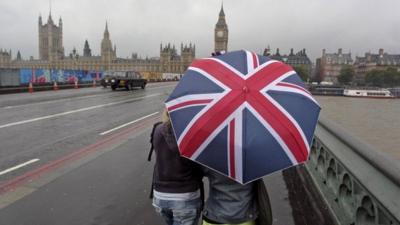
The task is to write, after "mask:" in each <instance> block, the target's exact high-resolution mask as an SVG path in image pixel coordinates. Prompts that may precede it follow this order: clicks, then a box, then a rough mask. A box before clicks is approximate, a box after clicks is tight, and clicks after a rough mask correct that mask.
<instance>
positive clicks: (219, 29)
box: [214, 4, 228, 52]
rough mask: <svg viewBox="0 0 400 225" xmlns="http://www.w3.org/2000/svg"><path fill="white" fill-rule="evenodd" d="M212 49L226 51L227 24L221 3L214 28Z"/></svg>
mask: <svg viewBox="0 0 400 225" xmlns="http://www.w3.org/2000/svg"><path fill="white" fill-rule="evenodd" d="M214 51H215V52H219V51H228V25H227V24H226V21H225V12H224V5H223V4H221V10H220V11H219V16H218V22H217V24H216V25H215V29H214Z"/></svg>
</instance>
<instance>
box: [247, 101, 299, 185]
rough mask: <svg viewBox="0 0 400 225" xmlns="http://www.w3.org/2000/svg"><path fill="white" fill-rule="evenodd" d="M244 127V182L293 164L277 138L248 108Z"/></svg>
mask: <svg viewBox="0 0 400 225" xmlns="http://www.w3.org/2000/svg"><path fill="white" fill-rule="evenodd" d="M243 127H244V130H243V131H244V132H243V138H244V141H243V145H244V147H245V148H244V150H243V151H244V152H243V171H244V174H243V182H244V183H246V182H248V181H251V180H254V179H257V178H259V177H262V176H265V175H266V174H269V173H272V172H274V171H276V170H280V169H282V168H286V167H289V166H290V165H292V163H291V161H290V159H289V158H288V156H287V155H286V153H285V152H284V150H283V149H282V148H281V146H280V145H279V143H278V142H277V141H276V140H275V138H274V137H273V136H272V135H271V134H270V133H269V132H268V130H267V129H266V128H265V127H264V126H263V125H262V124H261V123H260V122H259V120H258V119H257V118H256V117H255V116H253V114H252V113H251V112H250V111H248V110H247V109H245V110H244V111H243Z"/></svg>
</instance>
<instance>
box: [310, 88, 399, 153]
mask: <svg viewBox="0 0 400 225" xmlns="http://www.w3.org/2000/svg"><path fill="white" fill-rule="evenodd" d="M315 98H316V99H317V101H318V102H319V103H320V105H321V107H322V110H321V114H322V116H324V117H326V118H328V119H329V120H331V121H333V122H335V123H336V124H337V125H339V126H341V127H343V128H345V129H346V130H348V131H349V132H350V133H351V135H352V136H354V137H356V138H358V139H360V140H361V141H364V142H366V143H367V144H370V145H372V147H374V148H375V149H377V150H379V151H382V152H385V153H387V154H388V155H389V156H390V157H393V158H394V159H397V160H399V161H400V99H372V98H348V97H342V96H315Z"/></svg>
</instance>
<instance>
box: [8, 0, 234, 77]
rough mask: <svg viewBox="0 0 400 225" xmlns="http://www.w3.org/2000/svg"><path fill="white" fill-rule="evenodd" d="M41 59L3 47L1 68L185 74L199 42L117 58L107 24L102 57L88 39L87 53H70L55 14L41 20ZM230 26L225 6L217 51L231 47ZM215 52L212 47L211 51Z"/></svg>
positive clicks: (216, 32)
mask: <svg viewBox="0 0 400 225" xmlns="http://www.w3.org/2000/svg"><path fill="white" fill-rule="evenodd" d="M38 40H39V42H38V46H39V59H33V57H31V58H30V59H27V60H24V59H22V57H21V54H20V52H19V51H18V53H17V55H16V57H15V58H13V57H12V52H11V50H10V51H5V50H0V68H7V69H22V68H31V69H73V70H88V71H107V70H115V71H121V70H125V71H126V70H135V71H140V72H155V73H179V74H182V73H184V71H185V70H186V69H187V67H188V66H189V65H190V63H191V62H192V61H193V60H194V59H195V57H196V46H195V44H191V43H190V44H185V45H184V44H181V45H180V55H179V54H178V51H177V48H176V47H175V46H174V45H171V44H165V45H162V44H160V55H159V57H153V58H145V59H143V58H139V57H138V56H137V54H132V56H131V57H130V58H119V57H117V50H116V46H115V45H114V46H113V45H112V42H111V38H110V32H109V30H108V25H107V23H106V25H105V29H104V33H103V39H102V41H101V50H100V56H94V55H92V53H91V49H90V46H89V42H88V41H87V40H86V41H85V44H84V49H83V55H79V54H78V53H77V51H76V49H73V50H72V52H71V53H70V54H69V55H66V54H65V52H64V47H63V21H62V19H61V18H60V19H59V21H58V23H56V22H55V21H53V18H52V16H51V13H49V16H48V18H47V23H46V24H44V23H43V20H42V17H41V16H39V20H38ZM227 44H228V26H227V25H226V21H225V14H224V11H223V7H221V10H220V13H219V18H218V22H217V24H216V25H215V30H214V51H221V50H225V51H226V50H227ZM210 52H211V50H210Z"/></svg>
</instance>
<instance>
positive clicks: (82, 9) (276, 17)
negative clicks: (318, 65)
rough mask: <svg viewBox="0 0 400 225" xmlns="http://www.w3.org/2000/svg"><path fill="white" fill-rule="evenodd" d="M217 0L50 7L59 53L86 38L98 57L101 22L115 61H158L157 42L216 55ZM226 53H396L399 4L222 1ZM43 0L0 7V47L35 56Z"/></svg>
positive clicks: (45, 6) (63, 0)
mask: <svg viewBox="0 0 400 225" xmlns="http://www.w3.org/2000/svg"><path fill="white" fill-rule="evenodd" d="M221 2H222V1H221V0H112V1H111V0H108V1H107V0H51V11H52V17H53V20H54V21H57V22H58V19H59V18H60V16H61V17H62V19H63V25H64V40H63V42H64V48H65V53H66V54H69V53H70V52H71V50H72V48H73V47H76V48H77V50H78V52H79V54H82V49H83V45H84V41H85V39H88V41H89V45H90V47H91V49H92V53H93V54H95V55H99V54H100V42H101V39H102V37H103V32H104V27H105V22H106V20H107V21H108V25H109V31H110V35H111V41H112V43H113V44H116V45H117V55H118V57H124V58H125V57H127V56H130V55H131V53H132V52H136V53H138V54H139V55H140V56H142V57H146V56H149V57H153V56H159V47H160V43H161V42H162V43H168V42H170V43H171V44H175V45H176V46H177V47H179V46H180V43H181V42H183V43H189V42H192V43H195V44H196V57H205V56H208V55H209V54H210V52H211V51H212V50H213V48H214V27H215V23H216V22H217V19H218V13H219V10H220V7H221ZM223 4H224V11H225V15H226V21H227V24H228V27H229V44H228V48H229V50H236V49H248V50H252V51H255V52H258V53H262V52H263V50H264V48H265V47H267V46H268V45H269V46H270V47H271V48H272V49H273V51H274V52H275V49H276V48H280V49H281V53H289V51H290V48H294V50H295V52H297V51H299V50H301V49H302V48H306V50H307V52H308V54H309V56H310V57H311V59H312V60H313V61H314V60H315V58H317V57H320V55H321V52H322V49H323V48H326V50H327V52H336V51H337V49H338V48H342V49H343V51H344V52H349V51H351V52H352V55H353V56H356V55H359V56H361V55H364V53H365V52H367V51H371V52H373V53H377V52H378V49H379V48H384V49H385V51H387V52H389V53H392V54H400V16H399V9H400V1H399V0H335V1H332V0H302V1H301V0H279V1H278V0H274V1H273V0H224V3H223ZM49 8H50V7H49V0H35V1H32V0H1V1H0V48H6V49H12V51H13V57H15V54H16V52H17V50H20V51H21V53H22V56H23V57H24V58H28V57H29V56H31V55H32V56H34V57H35V58H37V57H38V16H39V14H41V15H42V17H43V22H46V21H47V17H48V14H49Z"/></svg>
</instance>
